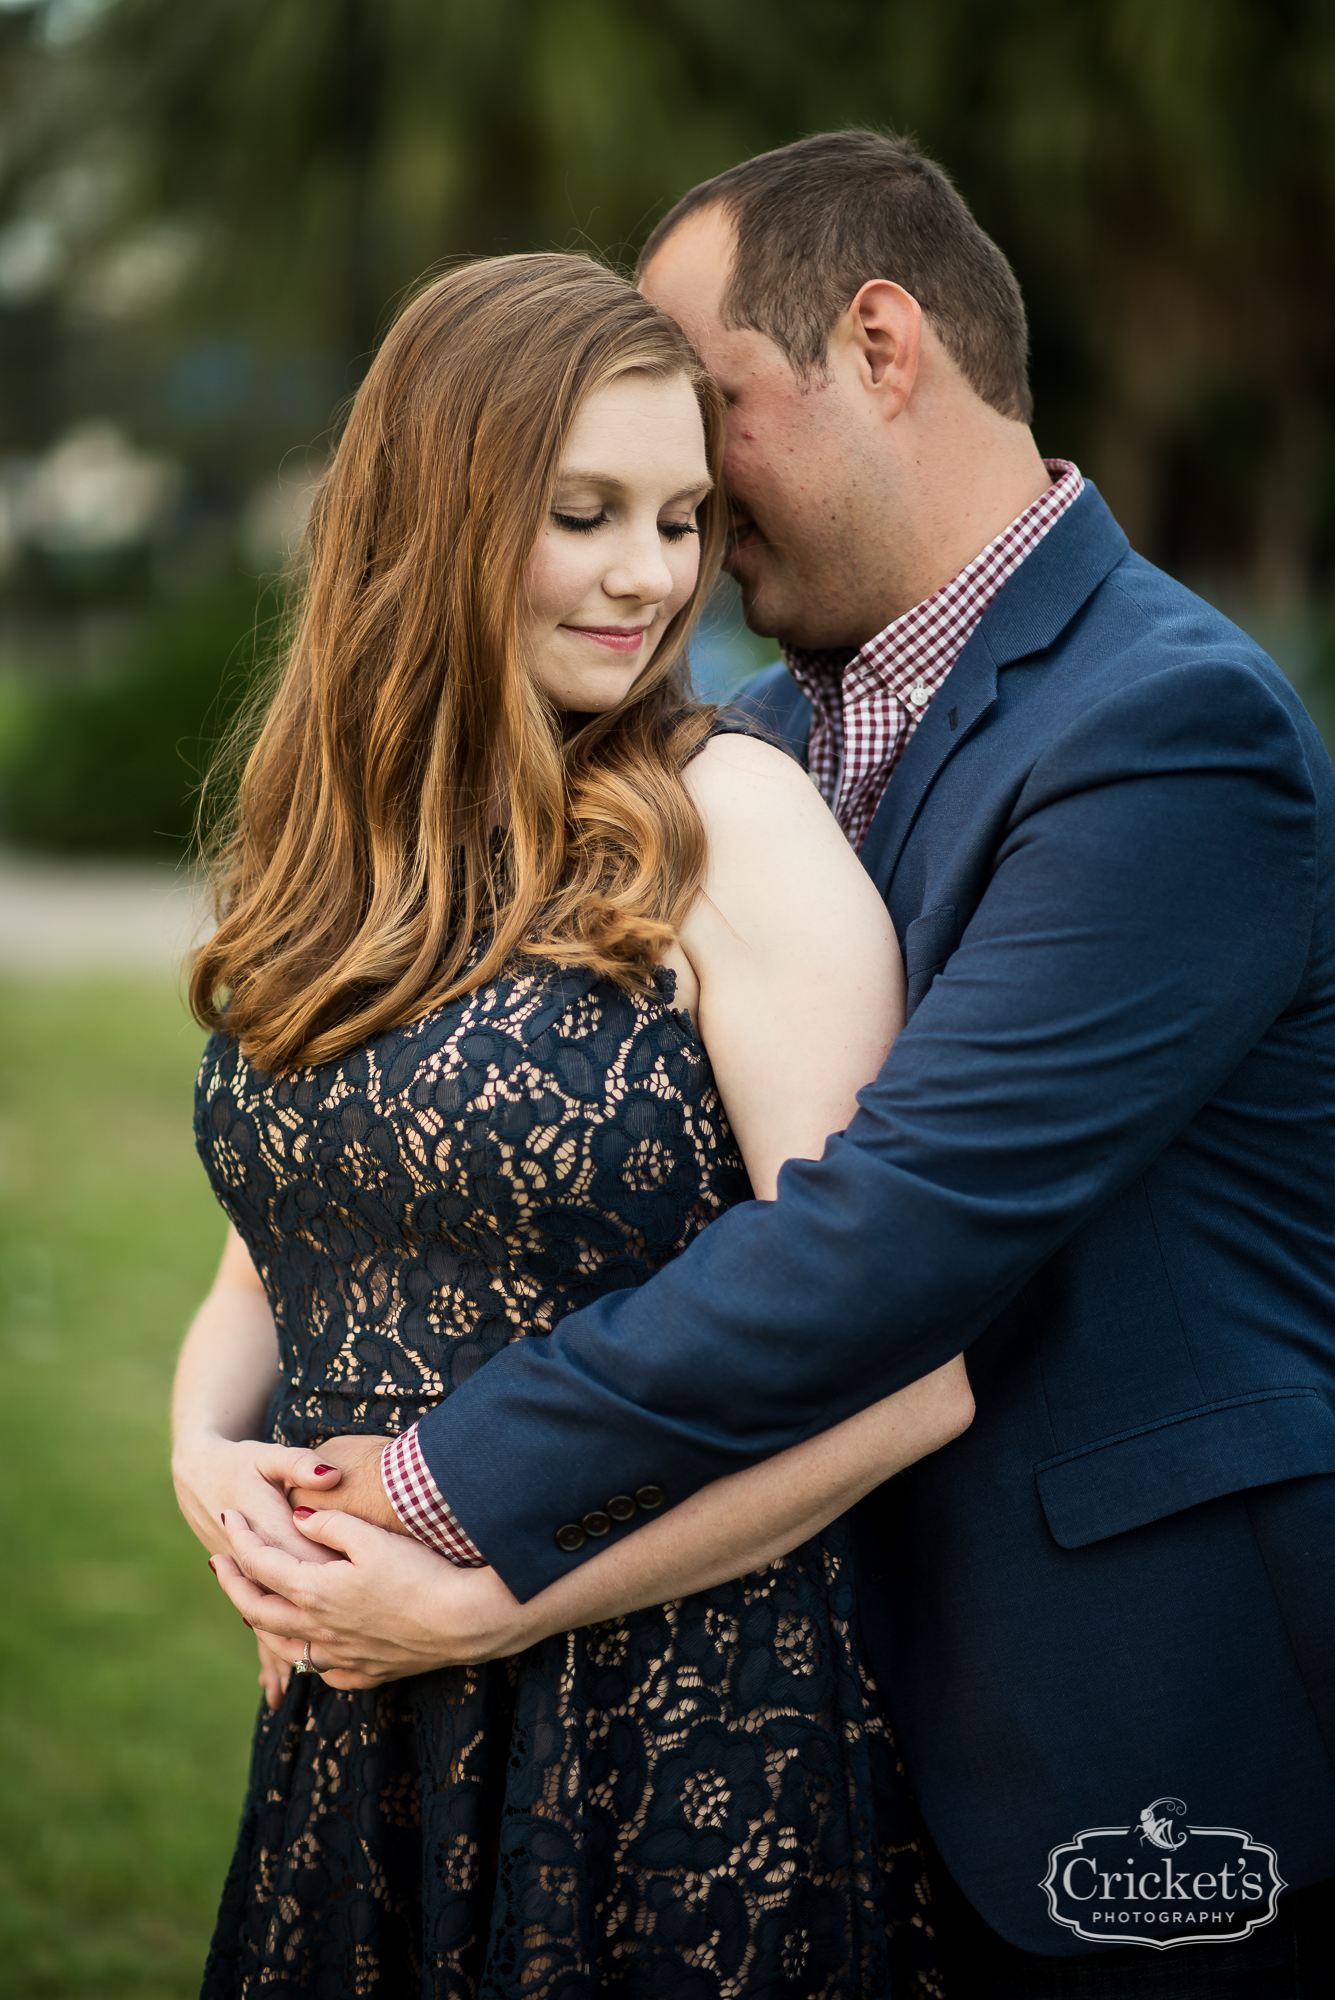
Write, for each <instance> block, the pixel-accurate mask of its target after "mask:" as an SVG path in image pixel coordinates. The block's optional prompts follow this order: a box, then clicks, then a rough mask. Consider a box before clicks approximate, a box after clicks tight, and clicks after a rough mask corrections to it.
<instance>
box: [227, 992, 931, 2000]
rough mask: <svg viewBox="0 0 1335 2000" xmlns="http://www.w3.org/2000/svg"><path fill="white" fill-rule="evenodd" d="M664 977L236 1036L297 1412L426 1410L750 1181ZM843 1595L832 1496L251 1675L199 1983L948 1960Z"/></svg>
mask: <svg viewBox="0 0 1335 2000" xmlns="http://www.w3.org/2000/svg"><path fill="white" fill-rule="evenodd" d="M672 991H673V988H672V976H671V974H668V973H661V974H660V975H659V977H658V982H657V991H656V993H654V994H649V995H644V996H634V995H630V994H627V993H625V992H623V991H621V990H620V989H618V988H616V987H614V986H611V985H609V984H607V983H605V982H602V981H599V980H597V979H595V978H594V977H593V976H592V975H591V974H588V973H583V972H574V973H571V972H557V971H553V970H551V969H550V968H539V969H537V970H531V969H530V970H526V971H522V972H519V973H517V974H515V975H514V976H510V977H504V978H500V979H498V980H497V981H496V982H495V983H494V984H492V985H489V986H487V987H485V988H483V989H481V990H479V991H477V992H475V993H472V994H470V995H468V996H467V997H466V998H464V999H462V1000H459V1001H455V1002H453V1003H451V1004H450V1005H448V1006H445V1007H442V1008H439V1009H438V1010H436V1011H435V1012H433V1013H430V1014H428V1015H427V1016H426V1017H425V1018H424V1019H422V1020H419V1021H415V1022H413V1023H412V1024H411V1025H409V1026H407V1027H403V1028H397V1029H395V1030H393V1031H392V1032H390V1033H388V1034H385V1035H383V1036H381V1037H380V1039H379V1040H377V1041H376V1042H375V1043H373V1044H372V1045H371V1046H370V1047H368V1048H364V1049H359V1050H357V1051H356V1052H355V1053H352V1054H350V1055H347V1056H345V1057H344V1058H342V1059H341V1060H340V1061H338V1062H334V1063H330V1064H327V1065H325V1066H324V1067H322V1068H319V1069H308V1070H302V1071H300V1072H298V1073H296V1074H295V1075H291V1076H282V1077H278V1076H272V1075H269V1074H267V1073H265V1072H262V1071H259V1070H256V1069H253V1068H252V1067H251V1066H250V1065H249V1064H248V1063H247V1062H246V1061H245V1059H244V1058H243V1057H242V1056H241V1054H240V1052H239V1050H238V1048H237V1046H236V1044H235V1042H234V1041H232V1040H231V1039H230V1038H229V1037H227V1036H226V1035H221V1034H220V1035H215V1036H214V1037H213V1039H212V1041H211V1042H210V1043H209V1045H208V1048H207V1049H206V1051H205V1054H204V1061H203V1066H202V1068H201V1071H200V1077H199V1085H198V1094H197V1113H196V1130H197V1138H198V1143H199V1148H200V1152H201V1154H202V1156H203V1159H204V1163H205V1166H206V1168H207V1170H208V1173H209V1176H210V1179H211V1180H212V1183H213V1186H214V1188H215V1190H216V1192H217V1194H218V1197H219V1199H220V1201H221V1202H222V1204H223V1206H224V1208H225V1209H226V1210H227V1212H228V1214H229V1215H230V1217H231V1218H232V1220H233V1221H234V1222H235V1224H236V1226H237V1228H238V1229H239V1231H240V1232H241V1235H242V1236H243V1237H244V1239H245V1241H246V1243H247V1245H248V1246H249V1249H250V1251H251V1254H252V1256H253V1258H254V1261H255V1265H256V1269H257V1270H258V1271H259V1273H260V1275H261V1277H262V1278H263V1281H264V1285H265V1288H266V1290H267V1292H268V1295H269V1299H270V1302H271V1304H272V1307H273V1312H274V1317H275V1320H276V1322H277V1327H278V1338H279V1344H280V1351H281V1369H282V1372H281V1380H280V1384H279V1388H278V1390H277V1392H276V1394H275V1397H274V1401H273V1405H272V1408H271V1410H270V1413H269V1429H268V1434H269V1436H270V1437H272V1438H274V1439H277V1440H279V1441H280V1442H283V1443H288V1444H315V1443H318V1442H319V1441H321V1440H322V1439H324V1438H326V1437H329V1436H331V1435H333V1434H334V1433H335V1432H340V1431H361V1432H369V1433H374V1432H384V1433H392V1432H396V1431H398V1430H400V1429H402V1428H404V1427H406V1426H407V1425H408V1424H410V1423H412V1422H413V1421H414V1420H415V1419H416V1418H417V1417H418V1416H419V1415H420V1414H421V1413H422V1412H423V1411H424V1410H426V1409H428V1408H430V1407H431V1406H432V1405H433V1404H434V1403H436V1402H438V1401H439V1400H440V1398H441V1397H443V1396H448V1395H449V1394H450V1392H451V1390H452V1389H454V1388H455V1386H456V1385H457V1384H458V1383H460V1382H463V1381H466V1380H467V1379H468V1377H469V1376H470V1375H471V1374H472V1373H473V1371H474V1370H475V1369H476V1368H480V1367H482V1366H483V1364H484V1363H485V1362H486V1361H487V1359H488V1357H489V1356H491V1355H492V1354H494V1353H495V1352H496V1351H497V1349H498V1348H500V1347H502V1346H504V1345H505V1343H506V1342H507V1341H510V1340H516V1339H520V1338H534V1337H541V1336H542V1335H543V1334H544V1333H547V1332H549V1331H550V1330H551V1328H552V1327H553V1326H555V1324H556V1322H557V1321H558V1320H559V1319H560V1318H561V1317H562V1316H563V1315H564V1314H566V1313H568V1312H571V1311H573V1310H575V1309H576V1308H578V1307H580V1306H583V1305H587V1304H588V1303H589V1301H590V1300H592V1299H594V1298H597V1297H598V1296H599V1295H600V1294H601V1293H604V1292H607V1291H611V1290H615V1289H617V1288H620V1287H624V1286H627V1285H633V1284H639V1283H642V1282H643V1281H644V1280H645V1279H646V1278H647V1277H649V1276H650V1274H651V1273H652V1272H653V1271H654V1270H656V1269H657V1268H658V1267H659V1266H660V1265H661V1264H662V1263H663V1262H664V1261H665V1260H666V1259H667V1258H669V1257H671V1256H673V1255H675V1254H676V1253H677V1252H679V1251H680V1250H682V1249H684V1248H685V1246H686V1245H687V1244H688V1243H689V1242H690V1241H691V1239H692V1237H693V1236H695V1235H696V1233H697V1232H698V1231H699V1230H701V1229H703V1228H704V1227H705V1226H706V1224H707V1223H708V1222H709V1221H710V1220H711V1218H712V1217H713V1216H715V1215H717V1214H718V1213H719V1211H720V1210H721V1209H722V1208H724V1207H726V1206H727V1205H728V1204H729V1203H731V1202H735V1201H738V1200H742V1199H745V1198H746V1197H747V1196H748V1194H749V1189H748V1186H747V1182H746V1178H745V1174H744V1172H743V1169H742V1165H741V1161H740V1159H739V1157H738V1154H737V1150H736V1147H735V1144H734V1142H733V1139H732V1137H731V1134H730V1133H729V1131H728V1128H727V1125H726V1123H725V1121H724V1118H723V1115H722V1111H721V1107H720V1104H719V1099H718V1095H717V1092H716V1090H715V1088H714V1084H713V1079H712V1076H711V1073H710V1069H709V1065H708V1062H707V1060H706V1057H705V1054H704V1051H703V1049H702V1048H701V1046H700V1043H699V1041H698V1040H697V1038H696V1036H695V1034H694V1031H693V1029H692V1027H691V1024H690V1021H689V1019H688V1018H687V1017H686V1016H685V1015H683V1014H681V1013H679V1012H677V1011H676V1010H674V1008H673V1006H672V1004H671V1001H672ZM853 1620H854V1600H853V1589H852V1578H851V1572H850V1563H849V1555H848V1542H847V1537H846V1534H845V1531H844V1529H843V1527H842V1526H841V1525H839V1524H836V1525H835V1526H834V1527H833V1528H831V1529H830V1530H828V1531H827V1532H826V1533H825V1534H824V1535H822V1536H820V1537H818V1538H817V1539H816V1540H814V1541H811V1542H808V1543H807V1544H805V1546H804V1547H802V1548H800V1549H798V1550H796V1551H795V1553H794V1554H792V1555H791V1556H788V1557H785V1558H784V1559H783V1560H781V1561H779V1562H775V1563H772V1564H771V1565H770V1566H769V1567H768V1568H767V1569H765V1570H763V1571H761V1572H759V1573H757V1574H755V1575H752V1576H746V1577H742V1578H741V1579H740V1580H739V1581H737V1582H735V1583H728V1584H724V1585H722V1586H720V1587H719V1588H717V1589H714V1590H708V1591H703V1592H701V1593H700V1595H698V1596H695V1597H690V1598H686V1599H684V1600H682V1601H680V1602H677V1603H673V1604H668V1605H664V1606H663V1607H662V1608H661V1609H658V1610H651V1611H640V1612H636V1613H634V1614H633V1615H632V1616H630V1617H627V1618H619V1619H615V1620H613V1621H611V1622H610V1623H607V1624H603V1625H598V1626H594V1627H591V1628H590V1629H588V1630H585V1631H581V1632H575V1633H570V1634H566V1635H562V1636H559V1637H555V1638H551V1639H548V1640H546V1641H545V1642H544V1643H542V1644H541V1645H538V1646H535V1647H532V1648H531V1649H530V1650H529V1651H528V1652H525V1653H523V1654H520V1655H519V1656H518V1657H516V1658H514V1659H509V1660H503V1661H498V1662H495V1663H493V1664H491V1665H487V1666H483V1667H478V1668H462V1667H460V1668H451V1669H445V1670H442V1671H439V1672H436V1673H430V1674H423V1675H420V1676H417V1677H415V1678H412V1679H408V1680H402V1681H398V1682H393V1683H390V1684H388V1685H386V1686H385V1687H382V1688H379V1689H376V1690H373V1691H367V1692H363V1693H353V1694H340V1693H338V1692H337V1691H335V1690H334V1689H332V1688H328V1687H326V1686H325V1685H324V1683H323V1682H322V1681H320V1680H318V1679H317V1678H315V1677H313V1676H305V1677H294V1678H293V1679H292V1681H291V1683H290V1685H289V1688H288V1692H287V1696H286V1698H285V1700H284V1702H283V1705H282V1707H281V1708H280V1709H279V1710H278V1711H277V1712H276V1713H272V1714H271V1713H270V1712H269V1711H268V1710H267V1709H264V1708H262V1709H261V1712H260V1717H259V1722H258V1725H257V1729H256V1734H255V1743H254V1751H253V1758H252V1768H251V1778H250V1787H249V1792H248V1795H247V1799H246V1804H245V1811H244V1817H243V1820H242V1826H241V1833H240V1837H239V1841H238V1846H237V1851H236V1856H235V1860H234V1862H233V1865H232V1869H231V1873H230V1875H229V1877H228V1881H227V1885H226V1889H225V1891H224V1894H223V1902H222V1909H221V1913H220V1915H219V1919H218V1926H217V1931H216V1934H215V1937H214V1942H213V1948H212V1951H211V1953H210V1956H209V1962H208V1968H207V1972H206V1974H205V1980H204V1994H205V1996H207V2000H223V1996H228V2000H231V1996H237V1995H247V1996H249V1995H256V1996H258V1995H264V1996H266V2000H268V1997H269V1996H278V2000H286V1996H289V1995H291V1996H295V1995H302V1996H311V2000H343V1996H352V1995H363V1994H373V1995H378V1996H381V2000H409V1996H414V2000H415V1996H419V1995H420V1996H429V1997H430V2000H446V1996H449V2000H473V1996H478V2000H577V1996H578V2000H585V1996H593V1995H618V1996H625V2000H641V1997H642V1996H643V2000H648V1996H651V1995H652V1996H662V2000H762V1996H764V2000H818V1996H820V2000H836V1996H837V2000H885V1996H886V1995H887V1994H888V1993H890V1992H891V1990H892V1979H893V1982H894V1983H893V1990H894V1991H895V1992H896V1993H898V1994H907V1993H910V1992H911V1993H913V1994H914V1995H915V1996H916V1995H925V1994H931V1993H933V1992H937V1991H939V1990H940V1989H939V1985H938V1982H937V1979H936V1975H935V1973H934V1970H933V1966H932V1954H931V1930H930V1919H929V1915H928V1911H927V1907H926V1900H925V1899H926V1888H925V1884H924V1882H923V1874H922V1866H921V1853H920V1851H919V1848H918V1845H917V1842H916V1841H915V1839H914V1834H913V1826H912V1821H911V1817H910V1814H909V1812H908V1810H907V1809H906V1806H905V1801H904V1798H903V1794H902V1790H901V1788H900V1780H899V1776H898V1774H897V1766H896V1759H895V1755H894V1749H893V1745H892V1743H891V1742H890V1740H889V1737H888V1735H887V1732H886V1728H885V1724H884V1722H883V1720H882V1718H881V1716H880V1714H879V1712H878V1709H877V1705H876V1698H875V1692H874V1690H873V1689H871V1688H870V1686H869V1684H868V1683H867V1682H866V1680H865V1678H864V1677H863V1676H862V1675H861V1673H860V1671H859V1666H858V1662H857V1657H856V1652H855V1633H854V1629H853ZM892 1964H897V1965H898V1966H899V1967H900V1968H901V1971H900V1972H898V1973H892V1970H891V1967H892Z"/></svg>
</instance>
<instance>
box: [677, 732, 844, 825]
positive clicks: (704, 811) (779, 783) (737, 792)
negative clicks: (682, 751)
mask: <svg viewBox="0 0 1335 2000" xmlns="http://www.w3.org/2000/svg"><path fill="white" fill-rule="evenodd" d="M686 785H687V789H688V790H689V792H690V794H691V796H692V798H693V799H694V800H695V803H696V805H697V806H698V807H699V809H700V813H701V816H702V818H703V819H704V822H705V825H706V827H707V829H708V831H709V836H710V844H711V847H716V846H717V844H718V843H719V842H720V841H724V842H727V843H728V844H729V845H731V844H732V842H733V841H734V840H736V839H737V838H738V837H739V836H742V837H744V838H745V841H746V844H747V845H748V846H749V845H750V844H751V843H752V842H754V841H756V840H770V839H777V840H778V841H780V843H781V844H782V845H784V846H787V845H789V844H790V843H793V842H799V843H806V842H808V841H810V840H811V839H812V838H813V837H814V838H816V839H817V840H818V841H821V842H822V844H824V839H828V838H829V836H830V835H833V836H834V837H835V839H836V840H839V841H842V840H843V836H842V834H840V833H839V830H838V828H837V826H836V825H835V822H834V819H833V818H832V816H831V814H830V810H829V808H828V806H827V805H826V804H825V801H824V800H823V799H822V798H821V796H820V793H819V792H818V791H817V790H816V787H815V786H814V785H813V784H812V782H811V779H810V778H809V777H808V776H807V774H806V772H805V771H804V770H803V769H802V766H801V765H800V764H799V763H797V762H796V761H795V759H794V758H792V757H790V756H789V755H788V753H787V751H786V750H781V749H780V748H779V747H778V745H777V744H774V743H766V742H763V741H762V740H761V739H760V738H759V737H757V736H713V737H711V738H710V740H709V742H708V743H706V745H705V747H704V749H703V750H701V751H700V753H699V754H698V756H696V757H693V758H692V759H691V762H690V763H689V764H688V765H687V767H686ZM845 845H846V843H845Z"/></svg>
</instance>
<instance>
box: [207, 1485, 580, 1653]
mask: <svg viewBox="0 0 1335 2000" xmlns="http://www.w3.org/2000/svg"><path fill="white" fill-rule="evenodd" d="M226 1525H227V1536H228V1541H229V1543H230V1545H231V1549H232V1555H231V1556H228V1555H226V1554H223V1555H220V1556H217V1557H215V1558H214V1561H213V1564H212V1568H213V1572H214V1575H215V1576H216V1577H217V1579H218V1581H219V1583H220V1584H221V1585H222V1587H223V1589H224V1591H226V1593H227V1595H228V1597H230V1598H231V1600H232V1603H233V1604H234V1605H235V1606H236V1608H237V1610H238V1611H239V1612H240V1613H241V1615H242V1617H243V1618H244V1619H245V1620H246V1623H247V1624H248V1625H252V1626H254V1628H255V1632H256V1636H257V1637H258V1638H259V1639H260V1641H261V1643H262V1645H263V1646H264V1647H266V1648H267V1650H268V1651H269V1653H270V1654H271V1655H272V1656H273V1657H274V1658H275V1659H276V1660H279V1661H281V1662H282V1664H283V1666H284V1667H285V1668H287V1669H288V1670H289V1671H290V1669H291V1668H292V1667H293V1666H294V1665H295V1663H296V1662H297V1661H298V1660H299V1659H300V1658H301V1657H302V1650H303V1647H304V1646H305V1643H306V1641H307V1640H309V1641H310V1644H311V1664H312V1665H313V1667H314V1668H315V1670H316V1672H317V1673H318V1674H319V1675H320V1677H321V1679H322V1680H325V1681H327V1682H328V1683H329V1685H330V1687H334V1688H340V1689H349V1688H367V1687H378V1686H379V1685H380V1683H381V1682H382V1681H392V1680H399V1679H402V1678H403V1676H404V1675H406V1674H424V1673H429V1672H430V1671H431V1670H432V1668H434V1667H445V1666H458V1665H470V1664H473V1663H474V1662H476V1661H479V1660H492V1659H498V1658H501V1657H503V1656H504V1655H505V1654H508V1653H517V1652H521V1651H522V1650H523V1648H524V1647H525V1646H527V1645H529V1644H531V1643H532V1640H533V1639H534V1638H537V1637H540V1636H541V1634H540V1633H539V1632H537V1631H535V1630H532V1629H531V1625H532V1621H531V1618H530V1616H529V1614H528V1612H527V1609H526V1607H525V1606H524V1605H522V1604H520V1602H519V1601H518V1599H517V1598H516V1597H514V1596H513V1595H512V1594H511V1592H510V1591H509V1590H507V1589H506V1587H505V1585H504V1584H503V1583H502V1582H501V1579H500V1578H499V1576H497V1574H496V1572H495V1570H492V1569H463V1568H459V1567H458V1566H456V1565H455V1564H454V1563H451V1562H447V1561H446V1559H445V1558H444V1556H438V1555H436V1554H434V1553H433V1552H432V1550H430V1549H428V1548H426V1547H424V1545H423V1544H422V1543H421V1542H418V1541H415V1540H413V1538H412V1537H411V1536H404V1535H391V1534H387V1533H386V1532H385V1531H384V1530H383V1529H381V1528H373V1527H370V1526H369V1525H368V1524H367V1523H366V1522H364V1521H360V1520H358V1519H357V1518H356V1517H355V1516H353V1515H350V1514H334V1513H320V1514H312V1515H311V1516H309V1517H308V1518H306V1519H304V1520H303V1521H302V1522H301V1528H302V1530H303V1531H304V1533H305V1534H306V1535H307V1536H309V1537H310V1539H311V1542H312V1545H313V1546H316V1547H322V1548H323V1549H324V1550H325V1553H326V1556H327V1557H332V1558H334V1559H333V1560H331V1561H328V1562H326V1564H324V1565H323V1566H320V1567H317V1566H316V1565H315V1564H313V1563H311V1562H310V1561H309V1560H307V1561H305V1562H303V1561H299V1560H298V1559H296V1558H294V1557H293V1556H291V1555H289V1554H287V1553H286V1551H285V1550H283V1549H280V1548H277V1547H275V1546H274V1545H273V1544H272V1543H270V1542H268V1541H266V1540H265V1539H263V1538H262V1537H261V1536H259V1535H257V1534H255V1532H254V1531H253V1529H252V1527H251V1525H250V1523H249V1521H247V1520H246V1519H245V1518H244V1517H243V1516H242V1515H241V1514H239V1513H231V1512H229V1514H228V1516H227V1524H226ZM339 1557H342V1558H345V1560H342V1561H340V1560H338V1558H339Z"/></svg>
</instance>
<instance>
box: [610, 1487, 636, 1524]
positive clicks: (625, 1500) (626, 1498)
mask: <svg viewBox="0 0 1335 2000" xmlns="http://www.w3.org/2000/svg"><path fill="white" fill-rule="evenodd" d="M607 1511H608V1513H609V1514H610V1515H611V1516H612V1519H613V1520H614V1521H629V1519H630V1517H631V1515H632V1514H633V1513H634V1512H635V1502H634V1501H633V1500H632V1499H631V1497H630V1495H629V1493H614V1494H613V1495H612V1497H611V1499H610V1500H609V1501H608V1503H607Z"/></svg>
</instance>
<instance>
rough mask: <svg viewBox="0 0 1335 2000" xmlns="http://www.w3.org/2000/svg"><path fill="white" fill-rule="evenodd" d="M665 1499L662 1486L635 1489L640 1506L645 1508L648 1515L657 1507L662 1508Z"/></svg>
mask: <svg viewBox="0 0 1335 2000" xmlns="http://www.w3.org/2000/svg"><path fill="white" fill-rule="evenodd" d="M665 1497H666V1496H665V1494H664V1492H663V1489H662V1487H661V1486H637V1487H636V1488H635V1498H636V1500H637V1502H638V1503H639V1505H640V1506H641V1507H643V1509H644V1511H645V1513H646V1514H651V1513H652V1512H653V1510H654V1508H655V1507H661V1506H662V1504H663V1501H664V1499H665Z"/></svg>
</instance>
